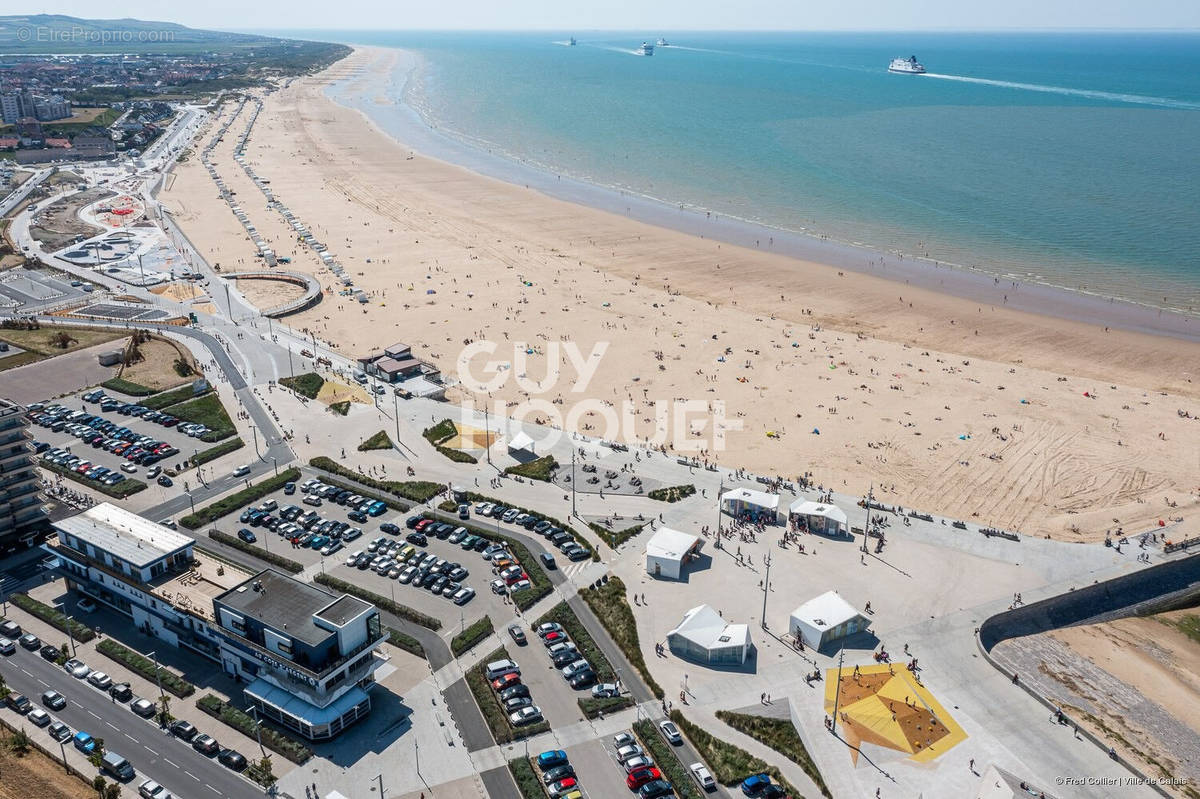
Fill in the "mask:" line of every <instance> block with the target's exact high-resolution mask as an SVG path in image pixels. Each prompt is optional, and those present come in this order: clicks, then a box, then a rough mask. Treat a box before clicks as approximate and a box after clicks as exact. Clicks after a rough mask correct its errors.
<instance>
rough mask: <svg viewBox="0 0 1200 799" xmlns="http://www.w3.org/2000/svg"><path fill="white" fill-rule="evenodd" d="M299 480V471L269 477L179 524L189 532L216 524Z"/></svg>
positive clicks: (283, 472)
mask: <svg viewBox="0 0 1200 799" xmlns="http://www.w3.org/2000/svg"><path fill="white" fill-rule="evenodd" d="M299 479H300V470H299V469H296V468H291V469H286V470H284V471H282V472H280V473H279V474H278V475H277V476H275V477H268V478H266V479H264V480H261V481H260V482H257V483H252V484H251V485H250V487H249V488H243V489H242V490H241V491H238V492H237V493H235V494H230V495H229V496H227V497H225V498H224V499H218V500H217V501H216V502H214V503H212V504H211V505H208V506H207V507H203V508H201V509H200V510H198V511H196V512H195V513H191V514H188V515H187V516H184V517H183V518H182V519H180V520H179V524H181V525H182V526H184V527H186V528H187V529H189V530H195V529H196V528H197V527H202V526H203V525H206V524H208V523H209V522H215V521H216V520H217V519H220V518H221V517H222V516H228V515H229V514H230V513H233V512H234V511H235V510H237V509H238V508H241V507H242V506H244V505H249V504H250V503H251V502H254V501H255V500H256V499H262V498H263V497H265V496H266V495H267V494H270V493H271V492H272V491H278V490H279V489H281V488H283V485H284V483H292V482H295V481H296V480H299Z"/></svg>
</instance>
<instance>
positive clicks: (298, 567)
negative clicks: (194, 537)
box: [208, 530, 304, 574]
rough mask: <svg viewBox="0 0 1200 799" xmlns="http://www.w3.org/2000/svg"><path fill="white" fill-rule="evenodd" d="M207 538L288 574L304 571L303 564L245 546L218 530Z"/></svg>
mask: <svg viewBox="0 0 1200 799" xmlns="http://www.w3.org/2000/svg"><path fill="white" fill-rule="evenodd" d="M208 537H209V538H211V539H212V540H214V541H220V542H221V543H222V544H225V545H226V546H231V547H233V548H234V549H240V550H241V551H242V552H246V553H248V554H251V555H253V556H254V557H256V558H258V559H259V560H265V561H266V562H267V563H270V564H271V565H272V566H277V567H279V568H280V569H283V570H284V571H285V572H288V573H289V574H296V573H297V572H301V571H304V564H302V563H297V562H296V561H294V560H292V559H291V558H285V557H284V556H283V555H276V554H275V553H274V552H268V551H267V550H265V549H263V548H262V547H257V546H255V545H254V544H247V543H246V542H245V541H243V540H242V539H240V538H238V537H237V536H236V535H230V534H229V533H222V532H221V531H220V530H209V531H208Z"/></svg>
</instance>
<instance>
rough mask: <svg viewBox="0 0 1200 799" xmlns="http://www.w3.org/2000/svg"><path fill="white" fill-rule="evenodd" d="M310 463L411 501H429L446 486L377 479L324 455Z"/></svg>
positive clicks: (426, 481) (423, 481) (426, 482)
mask: <svg viewBox="0 0 1200 799" xmlns="http://www.w3.org/2000/svg"><path fill="white" fill-rule="evenodd" d="M308 465H309V466H312V467H313V468H314V469H320V470H322V471H325V472H329V473H331V474H339V475H341V476H342V477H347V478H349V479H351V480H354V481H355V482H357V483H361V484H363V485H365V486H370V487H371V488H376V489H379V490H380V491H384V492H386V493H388V494H394V495H395V496H397V497H400V498H401V499H407V500H408V501H409V502H416V503H422V502H428V501H429V500H431V499H433V498H434V497H436V496H437V495H438V494H440V493H441V492H442V491H444V490H445V488H446V487H445V486H444V485H442V484H441V483H433V482H430V481H428V480H403V481H401V480H376V479H375V478H374V477H367V476H366V475H364V474H360V473H358V472H356V471H354V470H353V469H347V468H346V467H345V466H342V465H341V464H340V463H338V462H337V461H335V460H333V459H332V458H326V457H325V456H324V455H319V456H317V457H315V458H313V459H312V460H310V461H309V462H308ZM403 510H408V508H407V507H406V508H403Z"/></svg>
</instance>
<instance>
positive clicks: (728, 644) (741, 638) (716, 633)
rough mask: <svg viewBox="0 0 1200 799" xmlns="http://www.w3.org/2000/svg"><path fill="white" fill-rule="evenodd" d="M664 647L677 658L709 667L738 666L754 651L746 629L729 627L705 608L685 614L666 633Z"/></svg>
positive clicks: (708, 608) (737, 626) (734, 626)
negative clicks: (669, 649) (665, 645)
mask: <svg viewBox="0 0 1200 799" xmlns="http://www.w3.org/2000/svg"><path fill="white" fill-rule="evenodd" d="M667 645H668V646H669V647H670V648H671V651H672V652H674V653H675V654H676V655H679V656H680V657H685V658H688V659H689V660H694V661H696V662H698V663H707V664H708V665H710V666H722V665H738V666H740V665H741V664H743V663H745V662H746V657H747V656H748V655H749V654H750V652H751V651H752V650H753V649H754V644H753V643H751V641H750V628H749V627H748V626H747V625H745V624H729V623H728V622H726V621H725V619H723V618H721V614H719V613H717V611H715V610H713V609H712V608H711V607H709V606H708V605H699V606H697V607H694V608H692V609H691V610H689V611H688V612H687V613H685V614H684V616H683V620H682V621H680V622H679V624H678V625H677V626H676V627H675V629H674V630H671V631H670V632H669V633H667Z"/></svg>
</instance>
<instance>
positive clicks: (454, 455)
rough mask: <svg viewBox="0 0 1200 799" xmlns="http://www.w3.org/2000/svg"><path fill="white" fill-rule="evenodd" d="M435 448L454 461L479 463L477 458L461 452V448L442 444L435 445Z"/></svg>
mask: <svg viewBox="0 0 1200 799" xmlns="http://www.w3.org/2000/svg"><path fill="white" fill-rule="evenodd" d="M435 449H436V450H437V451H438V452H440V453H442V454H443V455H445V456H446V457H447V458H449V459H450V460H452V461H454V462H455V463H479V459H478V458H476V457H475V456H474V455H471V454H470V453H467V452H463V451H462V450H461V449H450V448H449V447H443V446H437V447H435Z"/></svg>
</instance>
